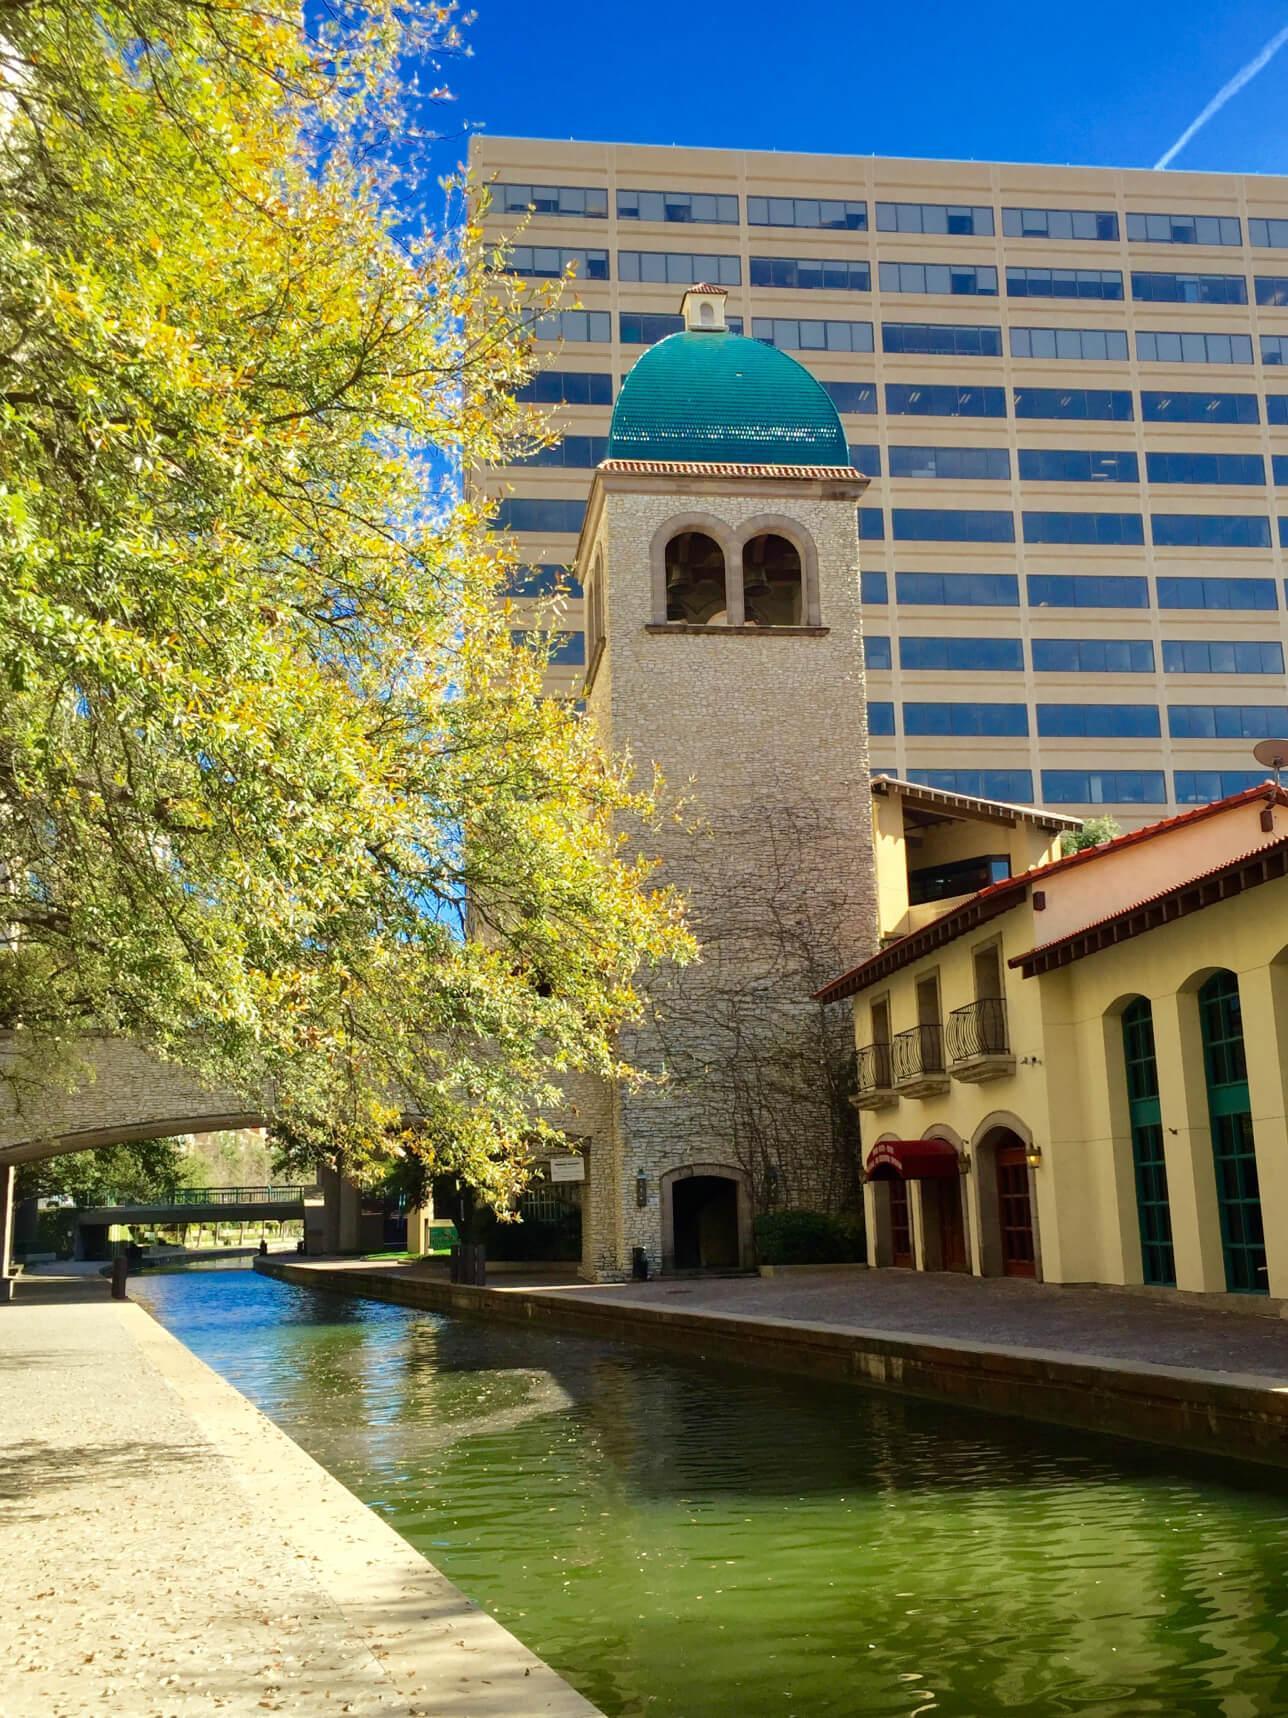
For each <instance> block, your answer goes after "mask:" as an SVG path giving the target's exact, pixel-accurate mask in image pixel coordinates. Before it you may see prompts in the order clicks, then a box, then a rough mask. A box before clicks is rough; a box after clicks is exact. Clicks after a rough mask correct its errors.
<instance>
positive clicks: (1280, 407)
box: [1252, 394, 1288, 424]
mask: <svg viewBox="0 0 1288 1718" xmlns="http://www.w3.org/2000/svg"><path fill="white" fill-rule="evenodd" d="M1256 421H1257V420H1256V419H1255V418H1253V419H1252V422H1253V423H1256ZM1266 422H1267V423H1268V424H1288V394H1267V395H1266Z"/></svg>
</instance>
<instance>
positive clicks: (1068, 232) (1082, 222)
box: [1002, 209, 1118, 240]
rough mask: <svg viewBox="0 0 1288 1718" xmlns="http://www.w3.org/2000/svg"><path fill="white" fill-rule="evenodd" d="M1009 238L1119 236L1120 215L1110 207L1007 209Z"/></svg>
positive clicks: (1004, 214)
mask: <svg viewBox="0 0 1288 1718" xmlns="http://www.w3.org/2000/svg"><path fill="white" fill-rule="evenodd" d="M1002 231H1003V233H1004V234H1005V235H1006V237H1007V238H1008V239H1102V240H1107V239H1116V238H1117V237H1118V217H1117V215H1115V214H1114V213H1113V211H1112V210H1110V209H1003V210H1002Z"/></svg>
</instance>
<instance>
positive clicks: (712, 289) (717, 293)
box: [686, 280, 729, 298]
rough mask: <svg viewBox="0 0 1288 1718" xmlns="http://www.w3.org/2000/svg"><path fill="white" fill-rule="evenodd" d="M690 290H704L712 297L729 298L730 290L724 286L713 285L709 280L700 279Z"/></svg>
mask: <svg viewBox="0 0 1288 1718" xmlns="http://www.w3.org/2000/svg"><path fill="white" fill-rule="evenodd" d="M688 292H704V293H706V294H707V295H708V296H709V297H711V298H728V296H729V293H728V290H727V289H726V288H725V287H723V286H712V284H711V282H710V281H709V280H700V281H699V282H698V284H697V285H696V286H691V287H689V288H688V289H687V292H686V296H687V293H688Z"/></svg>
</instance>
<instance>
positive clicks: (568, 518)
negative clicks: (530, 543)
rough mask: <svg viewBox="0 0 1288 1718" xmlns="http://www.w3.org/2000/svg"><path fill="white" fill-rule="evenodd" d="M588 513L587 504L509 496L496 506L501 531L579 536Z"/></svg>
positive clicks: (497, 520) (497, 526) (498, 525)
mask: <svg viewBox="0 0 1288 1718" xmlns="http://www.w3.org/2000/svg"><path fill="white" fill-rule="evenodd" d="M585 512H586V503H585V502H584V501H549V500H545V499H541V500H536V499H534V498H532V497H527V496H521V495H508V496H506V497H505V499H504V500H502V501H498V502H497V505H496V529H497V530H498V531H566V532H568V534H569V535H570V536H574V537H575V536H576V535H577V533H578V531H580V530H581V521H582V518H583V517H584V515H585Z"/></svg>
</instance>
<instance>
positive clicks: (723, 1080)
mask: <svg viewBox="0 0 1288 1718" xmlns="http://www.w3.org/2000/svg"><path fill="white" fill-rule="evenodd" d="M683 313H684V321H685V327H684V330H683V331H682V332H680V333H678V334H674V335H671V336H670V337H669V338H667V339H665V340H662V341H661V342H659V343H658V344H657V345H656V346H654V347H651V348H650V349H649V350H648V351H647V352H645V353H644V355H643V356H642V357H641V358H640V359H639V361H638V362H637V363H636V365H635V366H634V368H633V369H632V370H631V372H630V373H629V375H628V376H627V377H626V379H625V381H624V382H623V384H622V388H621V392H620V394H619V396H618V400H617V404H616V407H615V410H614V413H613V421H612V429H611V433H610V437H609V447H608V457H607V459H606V460H605V461H604V463H603V464H602V465H600V466H599V468H598V469H597V470H596V472H595V475H594V478H593V481H592V487H591V492H590V499H589V504H588V507H587V510H586V519H585V524H584V526H583V531H582V537H581V542H580V545H579V549H578V556H577V564H578V566H579V568H581V569H582V574H583V579H584V583H585V603H586V609H585V612H586V631H587V638H586V660H587V670H586V689H585V695H586V709H587V716H588V719H589V720H590V721H592V722H593V723H594V724H595V725H596V728H597V729H598V731H599V733H600V735H601V737H602V739H603V741H604V743H605V745H606V747H608V748H609V749H610V750H612V751H614V752H617V753H621V752H624V751H629V753H630V754H631V756H632V757H633V758H634V760H635V762H636V764H637V766H638V767H640V768H642V769H647V768H648V767H649V766H650V765H652V764H657V765H658V766H659V767H660V768H661V770H662V772H663V774H664V776H665V778H666V781H667V784H668V788H669V790H670V792H671V794H673V795H678V796H680V797H681V798H682V799H683V800H684V801H685V812H684V816H683V817H682V819H680V820H679V821H677V822H675V823H673V824H671V825H668V826H667V827H666V828H665V829H664V830H663V831H662V832H661V833H660V834H659V833H656V832H653V831H650V832H649V833H648V835H647V837H641V843H640V844H641V847H642V848H643V849H644V850H645V851H649V852H652V853H655V854H659V855H660V857H661V860H662V875H663V877H664V879H665V880H666V881H667V882H670V883H672V884H674V885H676V886H677V887H678V888H680V889H681V890H683V891H684V893H685V894H686V896H687V898H688V901H689V912H690V920H691V923H692V925H693V928H694V930H695V932H696V934H697V936H698V938H699V941H700V943H701V945H702V953H701V956H700V958H699V960H698V962H697V963H696V964H695V965H694V966H692V967H689V968H686V969H684V970H683V971H665V972H662V973H658V974H655V975H654V976H653V977H652V978H651V979H650V980H649V982H648V995H647V1007H646V1011H645V1016H644V1018H643V1019H642V1020H641V1022H640V1023H639V1024H638V1025H637V1026H636V1027H634V1028H633V1029H632V1031H631V1032H630V1034H629V1036H628V1039H627V1040H626V1041H625V1042H624V1043H623V1046H622V1048H623V1051H624V1054H625V1055H626V1057H627V1058H628V1059H629V1060H630V1061H631V1062H633V1063H634V1064H635V1065H636V1066H638V1067H640V1068H642V1069H644V1070H645V1071H646V1073H647V1074H648V1075H650V1076H651V1078H650V1079H649V1080H648V1081H647V1082H646V1083H645V1084H643V1085H641V1086H638V1087H631V1088H629V1089H627V1088H619V1089H616V1090H614V1091H612V1092H611V1093H610V1094H609V1095H608V1101H607V1104H606V1106H605V1108H604V1112H603V1114H602V1116H601V1117H600V1121H599V1124H598V1126H597V1127H596V1129H595V1133H594V1137H593V1138H592V1142H591V1148H590V1156H589V1175H588V1185H587V1188H586V1204H585V1209H584V1221H585V1235H586V1252H585V1259H584V1269H585V1270H586V1271H587V1272H588V1273H589V1274H592V1275H595V1276H599V1277H615V1276H622V1275H627V1274H629V1273H630V1271H631V1270H632V1267H634V1268H635V1269H639V1268H640V1265H641V1258H642V1259H645V1260H647V1263H648V1267H649V1269H650V1271H651V1272H656V1271H658V1270H672V1269H676V1270H680V1269H686V1268H702V1267H712V1268H714V1267H725V1268H729V1267H737V1266H740V1265H741V1266H745V1265H748V1264H750V1263H751V1260H752V1227H753V1222H754V1219H755V1217H756V1215H757V1214H758V1213H759V1212H761V1211H766V1210H770V1209H775V1208H778V1209H782V1208H791V1209H813V1210H818V1209H828V1208H840V1207H845V1208H850V1207H851V1206H852V1203H853V1201H854V1199H855V1187H854V1177H855V1172H856V1169H857V1156H856V1148H855V1145H854V1131H855V1130H854V1127H853V1112H852V1110H850V1108H849V1106H848V1103H847V1101H846V1100H847V1099H848V1096H849V1092H850V1090H851V1080H850V1072H849V1056H850V1053H851V1050H852V1045H851V1043H850V1040H849V1034H848V1028H847V1027H846V1026H845V1025H844V1024H843V1023H840V1022H831V1021H829V1020H828V1019H827V1018H826V1017H825V1016H824V1015H823V1013H822V1011H821V1010H820V1008H819V1005H818V1004H816V1003H814V1002H813V1001H811V994H812V992H813V991H814V990H815V989H817V988H818V987H819V985H821V984H822V983H823V982H825V981H826V979H827V977H828V976H829V975H831V974H833V973H835V972H837V971H840V970H843V969H844V968H845V966H846V965H847V964H849V965H852V964H854V963H855V962H856V961H857V960H859V959H861V958H863V957H864V956H865V955H866V954H868V953H870V952H871V951H872V949H873V948H874V946H875V883H874V877H873V860H872V838H871V825H870V796H869V786H868V781H869V770H868V747H867V718H866V703H865V693H864V676H863V639H862V620H861V614H860V605H859V565H858V531H857V520H856V504H857V502H858V499H859V497H860V495H861V494H862V492H863V489H864V488H865V486H866V482H867V480H866V479H865V478H864V477H862V476H861V475H860V473H859V472H857V471H856V470H854V469H853V467H852V466H851V464H850V459H849V449H848V446H847V444H846V439H845V435H844V432H843V430H842V427H841V423H840V419H839V418H838V416H837V413H836V409H835V407H834V406H833V404H832V402H831V400H830V398H829V397H828V395H827V393H826V392H825V391H824V389H823V388H822V387H821V386H820V384H819V383H818V382H817V381H816V380H815V379H814V377H812V376H811V375H810V374H809V372H808V371H807V370H805V369H804V368H803V366H801V365H800V364H798V363H797V362H796V361H795V360H794V359H792V358H790V357H789V356H788V355H787V354H785V353H783V352H780V351H778V350H776V349H775V348H773V347H770V346H765V345H762V344H760V343H759V342H758V341H754V340H749V339H743V338H742V337H740V336H737V335H734V334H731V333H730V332H729V330H728V327H727V323H726V318H725V294H724V292H723V291H722V290H721V289H720V288H718V287H712V286H696V287H694V288H693V289H692V290H691V291H689V292H687V293H686V294H685V296H684V301H683Z"/></svg>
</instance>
